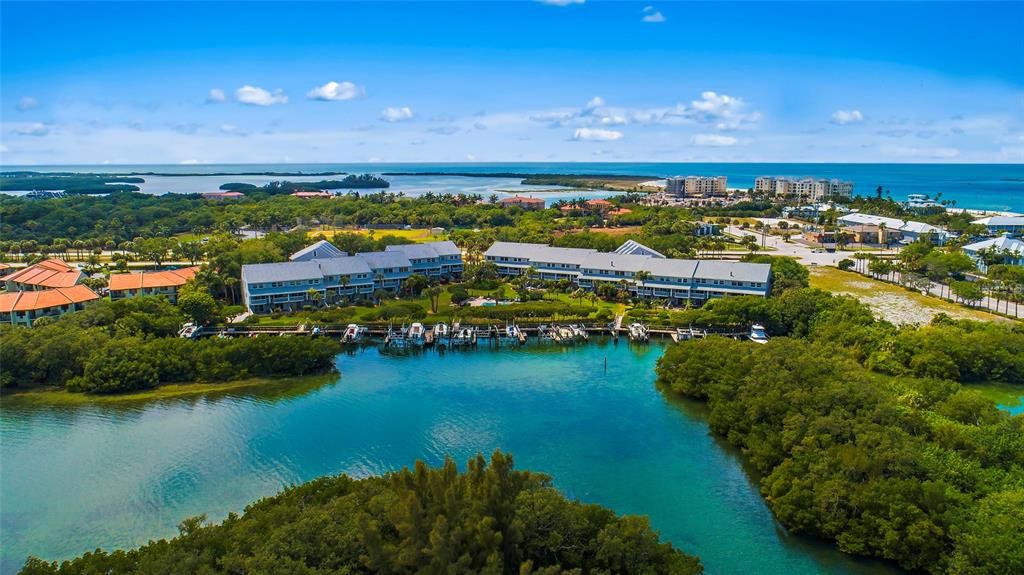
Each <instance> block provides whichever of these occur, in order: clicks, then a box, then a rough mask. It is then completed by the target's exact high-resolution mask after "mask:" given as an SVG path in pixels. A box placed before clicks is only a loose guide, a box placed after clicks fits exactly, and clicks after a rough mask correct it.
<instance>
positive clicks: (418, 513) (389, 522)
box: [21, 451, 703, 575]
mask: <svg viewBox="0 0 1024 575" xmlns="http://www.w3.org/2000/svg"><path fill="white" fill-rule="evenodd" d="M179 531H180V534H179V535H178V536H177V537H175V538H173V539H170V540H163V539H161V540H159V541H153V542H151V543H149V544H148V545H144V546H142V547H140V548H138V549H133V550H129V551H120V550H119V551H114V552H105V551H102V550H97V551H95V552H92V553H86V554H84V555H82V556H81V557H77V558H75V559H72V560H70V561H65V562H63V563H56V562H53V563H48V562H46V561H43V560H40V559H37V558H34V557H33V558H29V559H28V561H27V562H26V563H25V566H24V568H23V569H22V570H21V573H22V575H45V574H52V573H59V574H66V575H72V574H74V575H78V574H86V573H118V574H122V573H123V574H128V573H132V574H135V573H137V574H139V575H143V574H144V575H157V574H161V573H167V574H170V573H281V574H284V573H288V574H308V575H314V574H318V573H323V574H327V573H491V574H501V573H507V574H515V573H518V574H520V575H530V574H538V575H540V574H544V575H554V574H557V573H567V574H569V573H580V574H581V573H594V574H598V573H609V574H610V573H622V574H636V575H640V574H650V575H657V574H675V575H690V574H697V573H702V572H703V569H702V567H701V564H700V561H699V560H698V559H697V558H696V557H692V556H690V555H687V554H685V553H683V552H681V551H679V550H677V549H675V548H673V547H672V546H671V545H669V544H668V543H663V542H661V541H659V537H658V534H657V533H656V532H654V531H652V530H651V527H650V525H649V523H648V521H647V519H646V518H644V517H636V516H616V514H615V513H614V512H612V511H610V510H608V509H606V508H604V507H600V506H598V505H587V504H583V503H580V502H578V501H569V500H567V499H566V498H565V497H564V496H563V495H562V494H561V493H559V492H558V491H557V490H556V489H554V488H553V487H552V486H551V482H550V479H549V478H548V477H547V476H545V475H543V474H539V473H532V472H529V471H516V470H514V469H513V465H512V457H511V456H509V455H504V454H502V453H501V452H498V451H496V452H495V453H494V454H493V455H492V456H491V459H490V462H489V463H488V462H487V461H486V460H485V459H484V458H483V457H482V456H479V455H478V456H477V457H475V458H473V459H470V460H469V461H468V463H467V465H466V470H465V472H463V473H459V471H458V469H457V468H456V466H455V462H454V461H452V460H451V459H450V458H449V459H447V460H446V461H445V463H444V465H443V467H440V468H429V467H427V466H426V465H425V464H424V463H423V462H422V461H420V462H417V463H416V466H415V468H414V469H412V470H410V469H403V470H401V471H397V472H394V473H389V474H387V475H384V476H381V477H369V478H366V479H358V480H357V479H353V478H351V477H348V476H345V475H341V476H336V477H323V478H320V479H317V480H314V481H310V482H308V483H306V484H303V485H300V486H297V487H291V488H288V489H286V490H284V491H283V492H281V493H280V494H278V495H276V496H274V497H269V498H267V499H263V500H261V501H258V502H256V503H254V504H252V505H250V506H249V507H248V508H246V510H245V513H243V514H242V515H236V514H231V515H229V516H228V518H227V519H225V520H224V521H223V522H222V523H220V524H217V525H210V524H207V523H206V522H205V518H204V517H193V518H190V519H186V520H185V521H183V522H182V523H181V526H180V527H179Z"/></svg>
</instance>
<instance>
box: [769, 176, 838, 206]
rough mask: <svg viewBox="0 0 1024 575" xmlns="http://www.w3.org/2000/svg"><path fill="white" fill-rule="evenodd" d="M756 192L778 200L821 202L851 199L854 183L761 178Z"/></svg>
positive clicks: (821, 179) (773, 177) (810, 179)
mask: <svg viewBox="0 0 1024 575" xmlns="http://www.w3.org/2000/svg"><path fill="white" fill-rule="evenodd" d="M754 191H755V192H758V193H762V194H769V195H773V196H775V197H776V198H796V199H799V200H800V201H805V202H820V201H821V200H823V199H825V198H829V197H837V196H838V197H844V198H849V197H850V196H852V195H853V182H844V181H842V180H837V179H831V180H827V179H824V178H817V179H816V178H789V177H776V176H761V177H759V178H757V179H755V180H754Z"/></svg>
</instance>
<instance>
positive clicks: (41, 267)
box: [0, 258, 82, 288]
mask: <svg viewBox="0 0 1024 575" xmlns="http://www.w3.org/2000/svg"><path fill="white" fill-rule="evenodd" d="M80 277H82V272H80V271H78V269H76V268H73V267H71V266H69V265H68V264H66V263H65V262H64V261H63V260H59V259H56V258H51V259H48V260H43V261H41V262H39V263H37V264H35V265H31V266H28V267H27V268H24V269H21V270H18V271H16V272H13V273H10V274H7V275H5V276H4V277H2V278H0V281H11V282H15V283H20V284H25V285H31V286H39V287H47V288H66V287H71V286H73V285H75V284H77V283H78V279H79V278H80Z"/></svg>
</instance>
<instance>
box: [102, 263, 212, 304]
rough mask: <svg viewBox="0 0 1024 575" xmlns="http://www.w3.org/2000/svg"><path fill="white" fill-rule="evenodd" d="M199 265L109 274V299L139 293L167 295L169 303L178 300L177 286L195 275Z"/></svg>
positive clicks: (137, 294)
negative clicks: (155, 270)
mask: <svg viewBox="0 0 1024 575" xmlns="http://www.w3.org/2000/svg"><path fill="white" fill-rule="evenodd" d="M197 271H199V266H192V267H187V268H181V269H177V270H166V271H159V272H137V273H130V274H110V284H109V286H108V289H109V290H110V299H111V301H114V300H119V299H124V298H127V297H135V296H140V295H162V296H167V299H169V300H170V301H171V303H177V302H178V288H180V287H181V286H183V285H185V283H186V282H188V280H190V279H192V278H194V277H196V272H197Z"/></svg>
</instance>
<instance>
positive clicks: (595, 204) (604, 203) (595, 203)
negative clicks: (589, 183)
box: [587, 200, 615, 208]
mask: <svg viewBox="0 0 1024 575" xmlns="http://www.w3.org/2000/svg"><path fill="white" fill-rule="evenodd" d="M587 205H588V206H590V207H592V208H611V207H613V206H615V204H613V203H611V202H609V201H608V200H587Z"/></svg>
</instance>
